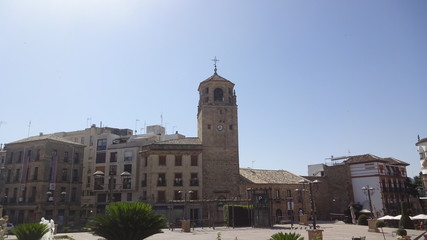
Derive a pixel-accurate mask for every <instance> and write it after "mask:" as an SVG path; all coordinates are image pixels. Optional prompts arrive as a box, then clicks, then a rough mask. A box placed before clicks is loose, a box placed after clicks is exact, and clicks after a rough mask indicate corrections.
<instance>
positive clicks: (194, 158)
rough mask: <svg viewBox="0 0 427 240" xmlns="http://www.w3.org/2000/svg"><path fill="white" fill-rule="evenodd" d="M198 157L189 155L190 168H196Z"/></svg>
mask: <svg viewBox="0 0 427 240" xmlns="http://www.w3.org/2000/svg"><path fill="white" fill-rule="evenodd" d="M197 160H198V157H197V155H191V166H197V165H198V161H197Z"/></svg>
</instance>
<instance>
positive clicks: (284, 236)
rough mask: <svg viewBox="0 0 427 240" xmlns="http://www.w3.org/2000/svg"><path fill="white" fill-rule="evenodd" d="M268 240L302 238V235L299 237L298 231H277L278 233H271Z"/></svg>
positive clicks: (302, 239) (301, 239)
mask: <svg viewBox="0 0 427 240" xmlns="http://www.w3.org/2000/svg"><path fill="white" fill-rule="evenodd" d="M269 240H304V237H301V234H299V233H293V232H290V233H283V232H278V233H275V234H273V235H271V238H270V239H269Z"/></svg>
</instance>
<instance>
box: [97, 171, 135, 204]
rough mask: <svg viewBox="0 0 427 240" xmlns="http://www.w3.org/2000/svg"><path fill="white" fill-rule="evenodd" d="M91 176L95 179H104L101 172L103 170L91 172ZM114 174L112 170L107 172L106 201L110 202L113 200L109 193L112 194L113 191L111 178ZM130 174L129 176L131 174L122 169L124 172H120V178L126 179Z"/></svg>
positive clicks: (103, 174)
mask: <svg viewBox="0 0 427 240" xmlns="http://www.w3.org/2000/svg"><path fill="white" fill-rule="evenodd" d="M93 176H94V177H95V178H96V179H104V177H105V173H104V172H103V171H100V170H98V171H96V172H94V173H93ZM115 176H116V175H115V174H114V172H112V171H110V172H109V174H108V192H107V203H110V202H113V201H112V200H113V199H112V196H111V194H112V192H113V179H114V177H115ZM130 176H131V174H130V173H129V172H126V171H124V172H122V173H121V174H120V177H121V178H122V179H128V178H130Z"/></svg>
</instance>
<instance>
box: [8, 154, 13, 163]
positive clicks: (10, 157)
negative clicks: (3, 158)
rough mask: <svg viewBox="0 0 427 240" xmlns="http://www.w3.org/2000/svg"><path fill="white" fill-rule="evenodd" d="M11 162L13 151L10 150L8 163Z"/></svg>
mask: <svg viewBox="0 0 427 240" xmlns="http://www.w3.org/2000/svg"><path fill="white" fill-rule="evenodd" d="M12 162H13V152H11V153H10V155H9V162H8V163H12Z"/></svg>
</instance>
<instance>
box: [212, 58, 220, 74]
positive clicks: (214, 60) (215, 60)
mask: <svg viewBox="0 0 427 240" xmlns="http://www.w3.org/2000/svg"><path fill="white" fill-rule="evenodd" d="M212 61H213V62H214V67H215V68H214V71H215V73H216V62H219V60H218V59H216V56H215V58H214V59H212Z"/></svg>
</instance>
